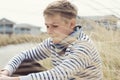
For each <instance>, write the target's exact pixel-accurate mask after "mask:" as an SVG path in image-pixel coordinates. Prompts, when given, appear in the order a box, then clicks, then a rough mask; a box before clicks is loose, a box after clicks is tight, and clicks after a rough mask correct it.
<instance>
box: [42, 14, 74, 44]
mask: <svg viewBox="0 0 120 80" xmlns="http://www.w3.org/2000/svg"><path fill="white" fill-rule="evenodd" d="M44 18H45V25H46V27H47V33H48V34H49V35H50V36H51V37H52V38H53V42H54V43H59V42H60V41H62V40H63V39H64V38H65V37H67V36H68V35H69V34H70V33H71V32H72V31H73V28H74V25H73V21H72V20H68V21H67V22H65V20H64V18H63V17H61V16H60V15H59V14H56V15H54V16H49V15H45V16H44Z"/></svg>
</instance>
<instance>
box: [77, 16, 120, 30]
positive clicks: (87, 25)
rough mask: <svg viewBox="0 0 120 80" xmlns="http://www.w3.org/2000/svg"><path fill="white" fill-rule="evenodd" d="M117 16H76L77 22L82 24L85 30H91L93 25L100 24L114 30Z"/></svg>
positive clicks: (117, 19)
mask: <svg viewBox="0 0 120 80" xmlns="http://www.w3.org/2000/svg"><path fill="white" fill-rule="evenodd" d="M118 21H119V18H118V17H116V16H115V15H105V16H78V17H77V24H79V25H81V26H83V29H85V30H91V29H93V27H94V26H102V27H105V28H106V29H107V30H116V29H117V28H119V27H118Z"/></svg>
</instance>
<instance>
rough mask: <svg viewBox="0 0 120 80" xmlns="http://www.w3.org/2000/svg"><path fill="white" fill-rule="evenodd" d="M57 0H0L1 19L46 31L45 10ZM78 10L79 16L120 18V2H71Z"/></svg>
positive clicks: (101, 0) (96, 0)
mask: <svg viewBox="0 0 120 80" xmlns="http://www.w3.org/2000/svg"><path fill="white" fill-rule="evenodd" d="M53 1H55V0H0V19H1V18H7V19H9V20H12V21H13V22H15V23H17V24H20V23H27V24H32V25H36V26H41V27H42V30H45V28H44V27H45V26H44V18H43V14H42V12H43V10H44V9H45V7H46V6H47V5H48V4H49V3H50V2H53ZM69 1H71V2H72V3H73V4H75V5H76V6H77V8H78V15H79V16H96V15H100V16H102V15H110V14H114V15H116V16H118V17H120V0H69Z"/></svg>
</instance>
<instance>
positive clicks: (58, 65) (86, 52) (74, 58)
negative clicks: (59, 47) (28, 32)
mask: <svg viewBox="0 0 120 80" xmlns="http://www.w3.org/2000/svg"><path fill="white" fill-rule="evenodd" d="M78 37H79V38H78V40H77V41H74V42H72V43H71V44H69V45H68V47H67V48H66V50H65V53H64V55H59V54H58V53H57V52H56V51H55V49H54V47H52V45H54V44H53V43H52V40H51V38H48V39H46V40H44V41H43V42H42V43H40V44H39V45H38V46H36V47H34V48H32V49H30V50H26V51H23V52H21V53H20V54H18V55H16V56H14V57H13V58H12V59H11V60H10V61H9V62H8V64H7V65H6V66H5V68H4V69H7V70H8V71H9V72H10V75H12V73H13V72H15V71H16V69H17V68H18V67H19V65H20V64H21V63H22V61H23V60H25V59H30V60H35V61H38V60H43V59H45V58H48V57H51V59H52V60H51V62H52V64H53V68H52V69H50V70H47V71H43V72H38V73H31V74H29V75H26V76H20V80H102V70H101V68H102V66H101V65H102V64H101V59H100V56H99V53H98V51H97V50H96V48H95V47H94V45H93V43H92V41H91V40H90V39H89V38H88V36H87V35H86V34H84V33H83V32H81V33H80V34H79V36H78Z"/></svg>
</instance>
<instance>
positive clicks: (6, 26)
mask: <svg viewBox="0 0 120 80" xmlns="http://www.w3.org/2000/svg"><path fill="white" fill-rule="evenodd" d="M14 25H15V23H14V22H12V21H10V20H8V19H6V18H2V19H1V20H0V34H13V32H14V31H13V27H14Z"/></svg>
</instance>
